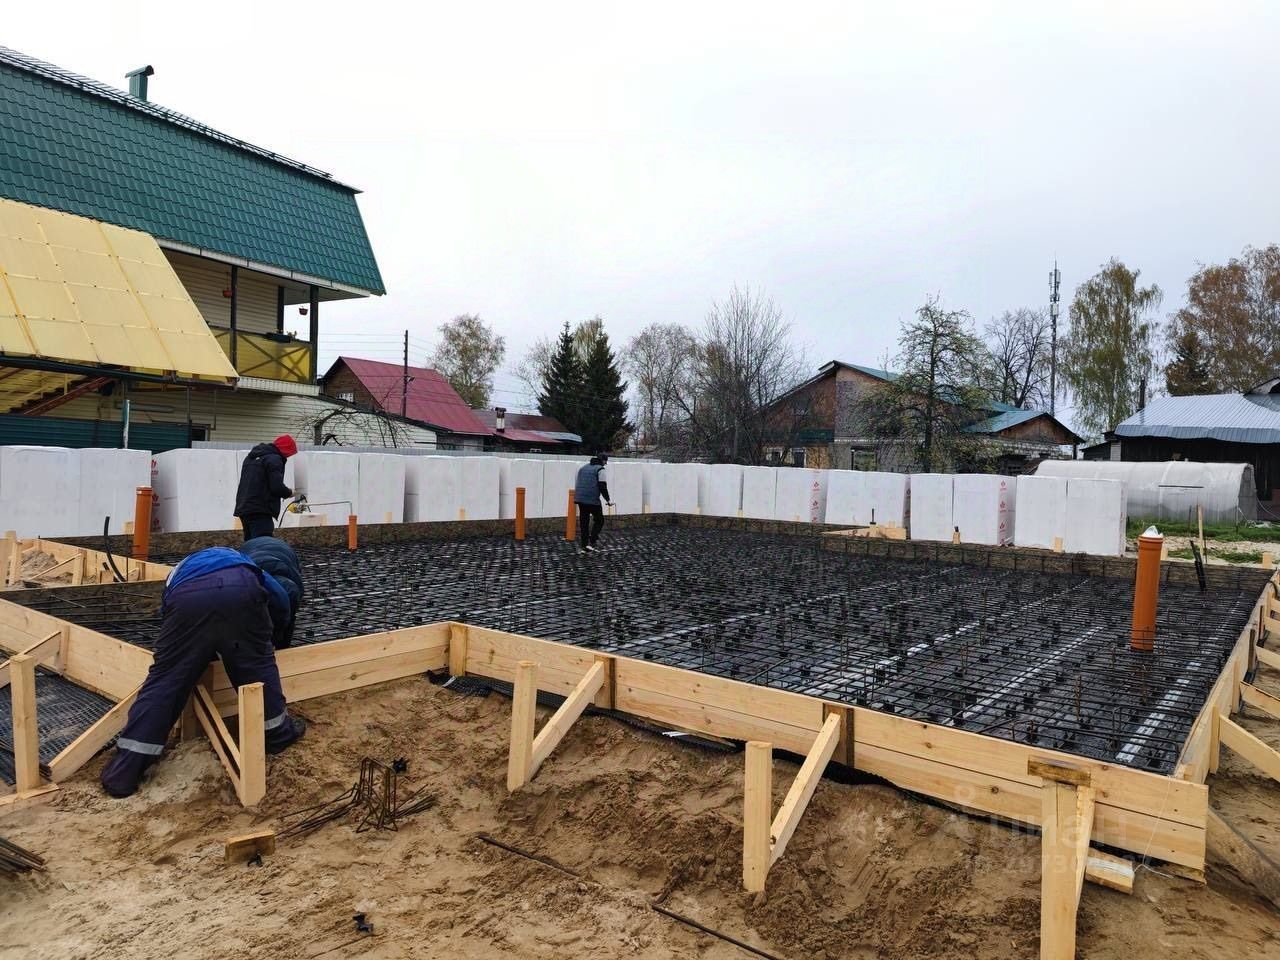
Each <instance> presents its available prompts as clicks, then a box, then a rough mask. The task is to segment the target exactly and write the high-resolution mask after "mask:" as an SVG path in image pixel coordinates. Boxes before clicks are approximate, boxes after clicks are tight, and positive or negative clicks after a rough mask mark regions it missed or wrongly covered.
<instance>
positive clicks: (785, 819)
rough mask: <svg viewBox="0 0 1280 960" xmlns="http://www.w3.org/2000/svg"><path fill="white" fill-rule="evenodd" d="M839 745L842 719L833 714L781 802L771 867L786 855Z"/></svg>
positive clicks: (773, 835)
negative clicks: (793, 835)
mask: <svg viewBox="0 0 1280 960" xmlns="http://www.w3.org/2000/svg"><path fill="white" fill-rule="evenodd" d="M839 743H840V717H839V716H838V715H832V716H829V717H827V719H826V722H825V723H823V725H822V730H820V731H819V732H818V739H817V740H816V741H814V744H813V749H811V750H810V751H809V754H808V756H806V757H805V758H804V763H803V764H802V765H801V767H800V772H799V773H797V774H796V778H795V780H793V781H791V789H789V790H788V791H787V797H786V799H785V800H783V801H782V806H781V807H779V808H778V814H777V816H775V817H774V818H773V827H772V829H771V831H770V834H771V841H772V846H771V850H770V854H769V863H770V865H772V864H774V863H777V862H778V858H779V857H781V856H782V855H783V854H784V853H785V852H786V850H787V844H788V843H790V842H791V836H792V834H794V833H795V832H796V827H797V826H799V824H800V818H801V817H802V816H804V811H805V809H806V808H807V807H808V806H809V801H810V800H811V799H813V792H814V791H815V790H817V789H818V781H819V780H821V779H822V773H823V771H824V770H826V769H827V764H828V763H830V762H831V758H832V756H834V754H835V752H836V747H837V746H838V745H839Z"/></svg>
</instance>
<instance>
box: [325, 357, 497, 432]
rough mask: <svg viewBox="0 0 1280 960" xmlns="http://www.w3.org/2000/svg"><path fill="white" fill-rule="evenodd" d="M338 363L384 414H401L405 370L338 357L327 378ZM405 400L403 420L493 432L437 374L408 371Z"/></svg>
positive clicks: (449, 428) (424, 370)
mask: <svg viewBox="0 0 1280 960" xmlns="http://www.w3.org/2000/svg"><path fill="white" fill-rule="evenodd" d="M339 363H342V364H346V367H347V369H348V370H350V371H351V372H352V374H354V375H355V377H356V379H357V380H359V381H360V383H361V384H362V385H363V386H364V388H365V389H366V390H368V391H369V393H370V394H372V396H373V398H374V401H375V402H376V403H377V405H378V406H379V407H380V408H381V409H382V410H384V411H385V412H387V413H399V412H400V400H401V396H402V393H403V391H404V372H405V368H404V367H402V366H401V365H400V364H398V363H383V362H382V361H381V360H362V359H360V358H359V357H339V358H338V359H337V360H335V361H334V365H333V367H330V368H329V373H327V374H325V377H326V378H328V377H329V376H330V375H332V373H333V370H334V367H336V366H337V365H338V364H339ZM408 371H409V376H410V377H411V378H412V379H410V381H409V390H408V398H407V400H406V403H405V416H407V417H409V419H411V420H421V421H423V422H424V423H428V424H430V425H431V426H433V427H439V428H441V429H442V430H445V431H447V432H449V433H460V434H465V435H468V436H476V437H490V436H493V430H492V429H491V428H490V427H486V426H485V425H484V424H483V423H481V422H480V420H479V419H478V418H477V417H476V415H475V413H473V412H472V410H471V408H470V407H468V406H467V405H466V403H465V402H464V401H463V399H462V398H461V397H460V396H458V392H457V391H456V390H454V389H453V387H452V386H451V385H450V384H449V381H448V380H446V379H445V378H444V377H443V376H441V375H440V373H439V372H437V371H435V370H432V369H431V368H430V367H409V368H408Z"/></svg>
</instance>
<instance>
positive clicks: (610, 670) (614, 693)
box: [596, 653, 618, 710]
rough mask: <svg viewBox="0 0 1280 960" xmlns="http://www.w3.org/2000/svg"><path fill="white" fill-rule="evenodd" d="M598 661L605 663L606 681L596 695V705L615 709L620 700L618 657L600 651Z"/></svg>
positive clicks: (605, 708) (597, 656)
mask: <svg viewBox="0 0 1280 960" xmlns="http://www.w3.org/2000/svg"><path fill="white" fill-rule="evenodd" d="M596 663H602V664H604V683H603V685H602V686H601V688H600V693H599V695H598V696H597V697H596V705H597V706H599V707H600V708H601V709H602V710H613V709H615V708H614V704H615V703H617V701H618V659H617V657H612V656H609V655H607V654H602V653H598V654H596Z"/></svg>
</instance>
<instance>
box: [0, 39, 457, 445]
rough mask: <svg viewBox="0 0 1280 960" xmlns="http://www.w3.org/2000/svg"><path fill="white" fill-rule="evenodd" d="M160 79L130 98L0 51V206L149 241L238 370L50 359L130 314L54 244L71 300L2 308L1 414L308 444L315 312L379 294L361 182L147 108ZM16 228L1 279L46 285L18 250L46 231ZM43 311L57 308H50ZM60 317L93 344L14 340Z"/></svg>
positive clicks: (135, 88) (136, 78) (68, 356)
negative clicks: (221, 375) (280, 437)
mask: <svg viewBox="0 0 1280 960" xmlns="http://www.w3.org/2000/svg"><path fill="white" fill-rule="evenodd" d="M153 73H154V71H153V70H152V69H151V68H150V67H146V68H143V69H140V70H135V71H133V72H132V73H130V74H129V75H128V83H129V90H128V91H127V92H126V91H124V90H121V89H117V88H115V87H112V86H110V85H108V84H105V83H101V82H99V81H96V80H92V79H89V78H87V77H83V76H79V75H77V74H75V73H72V72H70V71H68V70H64V69H62V68H60V67H56V66H53V65H51V64H48V63H45V62H43V61H40V60H37V59H35V58H33V57H30V56H27V55H26V54H23V53H19V52H18V51H15V50H10V49H7V48H5V47H0V199H5V200H9V201H16V202H18V203H19V204H23V205H29V206H31V207H35V208H41V209H47V210H52V211H59V212H61V213H63V214H69V215H72V216H73V217H75V218H83V220H85V221H91V222H92V223H94V224H98V225H101V228H102V229H104V230H106V229H111V228H113V227H119V228H125V229H126V230H128V231H136V232H137V233H138V234H142V235H145V236H146V237H149V238H152V239H153V240H154V243H155V244H156V245H157V246H158V247H159V249H160V251H162V254H163V257H164V260H165V261H166V262H167V267H168V269H171V270H172V272H173V274H175V275H176V277H177V279H178V280H179V281H180V283H181V287H182V289H183V290H185V293H186V295H187V296H188V297H189V299H190V301H191V303H193V304H194V306H195V308H196V309H197V310H198V311H199V314H200V316H201V317H203V319H204V321H205V323H206V324H207V326H208V330H209V331H210V332H211V333H212V335H213V336H214V337H215V338H216V340H217V342H218V343H219V344H220V345H221V347H222V350H223V352H224V353H225V355H226V358H227V359H228V360H229V361H230V364H231V366H232V367H233V368H234V372H235V374H236V376H235V377H234V378H232V379H231V381H230V382H226V383H222V384H211V383H209V382H208V378H205V379H203V380H201V381H199V382H194V381H192V380H191V379H190V378H189V377H185V376H184V375H183V373H182V372H181V371H179V370H178V369H176V367H177V364H175V365H174V369H161V370H156V369H154V367H153V366H148V367H145V368H144V367H142V366H141V365H139V366H137V367H133V366H129V365H125V364H120V363H93V362H88V361H86V359H85V356H84V355H83V351H82V352H81V353H80V354H76V355H72V354H73V353H74V352H73V351H70V350H67V349H65V348H64V349H62V351H61V352H62V353H63V354H64V355H61V356H60V355H58V354H59V349H58V347H56V346H52V347H51V346H48V344H56V343H62V342H70V341H77V342H78V341H79V340H86V341H88V342H90V343H92V342H93V341H94V338H95V336H100V335H102V333H103V331H104V330H106V329H107V328H109V327H111V325H112V324H123V323H125V321H122V320H119V319H118V318H116V317H112V316H108V315H105V314H104V312H103V311H102V310H101V309H98V308H96V307H92V306H90V305H87V304H88V301H89V299H90V298H88V297H79V296H77V295H76V293H75V291H77V290H79V291H82V292H87V288H88V287H90V286H92V285H93V283H94V282H96V281H95V278H94V277H93V276H92V275H90V274H85V275H83V276H81V275H78V274H77V272H76V271H77V270H81V269H82V268H83V264H84V263H85V262H88V263H90V264H92V263H93V262H94V261H93V260H92V259H89V260H88V261H86V259H85V256H84V255H83V254H84V251H76V252H75V253H76V255H75V256H72V255H69V254H67V255H61V254H59V253H58V252H57V251H58V250H62V249H64V248H62V247H60V246H58V244H57V243H56V242H55V241H54V240H49V244H50V246H49V249H50V250H52V251H54V252H53V254H52V257H53V261H54V263H53V267H52V268H50V269H52V270H53V271H54V274H55V276H54V279H55V280H57V281H59V282H61V283H62V284H63V287H64V290H65V291H67V296H68V297H69V298H70V300H71V301H72V302H71V304H70V306H67V305H66V304H64V303H63V301H62V300H61V299H56V298H55V299H56V309H53V308H50V307H48V306H47V302H45V301H42V300H41V298H40V296H38V295H37V294H35V293H31V292H28V293H27V295H26V299H25V302H23V303H19V302H17V300H16V299H15V300H14V302H13V303H10V304H8V305H7V306H6V304H5V302H0V323H8V324H10V327H11V330H12V331H14V332H15V333H14V335H13V336H10V335H8V334H6V335H5V336H4V337H3V338H0V414H10V415H28V416H29V415H41V416H46V417H48V416H57V417H69V418H89V419H98V420H103V421H111V420H113V419H119V418H121V417H129V416H132V417H133V418H134V419H135V421H138V422H151V423H168V424H171V425H174V426H175V428H177V427H181V428H182V430H183V431H184V439H185V440H187V441H189V440H190V439H192V438H194V439H206V438H207V439H216V440H222V439H227V440H241V439H245V440H248V439H255V438H258V437H260V436H263V435H267V434H269V433H270V431H271V430H273V429H276V430H280V431H283V430H286V429H288V430H290V431H291V432H300V433H302V434H303V435H304V438H305V427H306V424H307V422H309V420H310V419H313V418H314V417H315V416H319V415H322V414H323V412H324V411H323V410H319V409H318V408H317V404H321V405H323V404H327V403H330V402H331V401H329V400H327V399H325V398H323V397H321V392H320V388H319V386H318V385H317V379H318V373H319V371H318V370H317V366H316V365H317V348H318V344H319V341H320V336H321V328H320V317H321V313H322V307H323V305H324V304H325V303H328V302H332V301H335V300H344V299H351V298H359V297H369V296H377V295H381V294H383V293H384V292H385V287H384V284H383V280H382V275H381V273H380V271H379V269H378V263H377V260H376V258H375V256H374V253H373V247H372V245H371V244H370V241H369V236H368V233H367V231H366V230H365V226H364V221H363V219H362V218H361V215H360V209H359V206H358V204H357V195H358V193H359V191H358V190H356V189H355V188H354V187H351V186H348V185H347V184H344V183H341V182H339V181H338V180H336V179H334V178H333V177H332V176H330V175H329V174H328V173H325V172H324V171H322V170H319V169H317V168H315V167H312V166H309V165H307V164H304V163H300V162H298V161H296V160H292V159H289V158H287V157H283V156H281V155H279V154H276V153H273V152H272V151H270V150H268V149H264V148H263V147H260V146H256V145H254V144H251V143H248V142H246V141H243V140H240V139H237V138H236V137H234V136H230V135H228V134H225V133H223V132H221V131H218V130H215V129H213V128H212V127H209V126H207V125H205V124H202V123H200V122H199V121H197V120H194V119H192V118H190V117H187V116H185V115H183V114H181V113H178V112H176V111H174V110H171V109H169V108H167V107H163V106H161V105H159V104H157V103H155V102H154V101H153V100H152V99H151V98H150V92H151V90H150V86H151V77H152V75H153ZM14 209H15V210H19V211H20V210H21V209H25V208H16V207H15V208H14ZM37 219H38V218H37ZM21 222H25V221H23V218H22V216H20V215H17V216H10V217H9V226H7V227H6V225H5V223H4V222H0V233H3V231H4V230H5V229H8V231H9V233H11V234H13V235H12V236H10V237H8V238H7V239H8V243H9V245H8V246H5V241H6V238H5V237H4V236H0V276H8V275H9V273H8V272H6V271H9V272H12V275H13V277H14V278H15V280H14V282H15V283H26V284H27V285H28V287H29V288H30V287H31V285H32V284H36V283H40V282H45V281H46V280H48V278H41V277H29V276H26V274H25V273H24V271H26V272H27V273H30V272H31V270H32V268H31V267H30V266H29V265H27V264H26V261H25V260H24V258H23V257H22V255H21V251H23V250H30V249H32V248H31V246H30V243H31V241H33V240H35V241H41V240H42V239H48V238H42V237H35V238H32V237H23V236H20V235H19V233H20V231H18V228H17V227H13V226H12V224H13V223H21ZM76 222H77V223H78V222H79V221H78V220H77V221H76ZM15 231H17V232H15ZM130 236H133V234H130ZM6 250H8V251H9V253H8V259H9V262H7V263H6V262H5V257H6V253H5V251H6ZM42 256H43V254H42ZM132 292H133V293H134V294H135V295H137V296H138V297H139V298H140V299H141V300H143V302H144V303H145V302H146V300H145V297H143V295H142V293H140V292H139V291H137V290H134V291H132ZM0 300H3V298H0ZM50 312H52V313H58V314H59V316H56V317H44V316H43V315H42V313H50ZM53 320H56V321H59V322H61V323H70V324H74V323H77V322H78V323H80V324H82V325H83V326H84V331H85V332H84V335H83V337H80V336H78V335H77V336H76V337H71V338H70V340H68V338H66V337H63V338H59V337H56V336H45V337H43V338H40V337H35V336H26V337H25V338H19V337H17V333H21V332H24V331H26V332H31V331H36V332H40V331H48V330H54V331H64V330H67V329H68V327H66V326H56V327H50V326H49V325H48V322H46V321H53ZM15 340H21V343H19V344H18V346H17V347H14V346H13V343H14V342H15ZM37 341H39V343H40V344H41V346H38V347H35V346H31V344H36V343H37ZM37 373H38V374H39V375H38V376H37ZM6 374H7V375H6ZM130 398H131V399H132V400H133V403H132V404H126V403H125V400H126V399H130ZM108 432H109V431H108ZM420 432H422V433H423V436H422V437H418V436H416V435H415V437H414V438H413V439H414V441H416V442H427V439H428V437H427V435H429V434H430V431H420ZM14 439H21V440H23V441H29V440H30V439H31V436H30V431H29V430H28V431H27V432H25V433H23V434H22V435H21V436H20V437H13V436H10V435H8V434H6V431H5V427H4V425H3V424H0V443H3V442H13V441H14ZM357 439H358V438H357ZM431 439H433V438H431ZM47 442H57V437H56V436H51V437H50V438H49V439H48V441H47Z"/></svg>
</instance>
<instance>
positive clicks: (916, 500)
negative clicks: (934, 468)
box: [910, 473, 955, 540]
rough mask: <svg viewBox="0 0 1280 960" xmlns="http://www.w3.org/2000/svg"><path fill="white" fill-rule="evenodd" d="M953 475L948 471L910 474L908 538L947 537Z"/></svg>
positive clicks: (949, 526)
mask: <svg viewBox="0 0 1280 960" xmlns="http://www.w3.org/2000/svg"><path fill="white" fill-rule="evenodd" d="M954 480H955V477H954V476H953V475H952V474H950V473H913V474H911V527H910V533H911V539H912V540H950V539H951V533H952V531H953V530H954V529H955V523H954V522H953V520H952V517H953V513H952V509H953V506H954V503H953V498H954V495H955V491H954Z"/></svg>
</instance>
